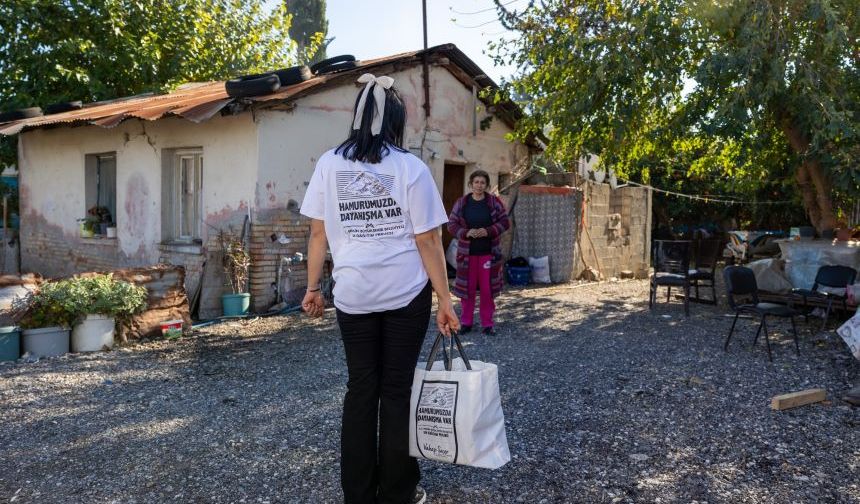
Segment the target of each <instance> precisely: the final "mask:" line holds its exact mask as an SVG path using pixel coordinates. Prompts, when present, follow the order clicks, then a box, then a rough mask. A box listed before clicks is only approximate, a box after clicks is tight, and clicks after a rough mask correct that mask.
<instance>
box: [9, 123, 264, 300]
mask: <svg viewBox="0 0 860 504" xmlns="http://www.w3.org/2000/svg"><path fill="white" fill-rule="evenodd" d="M256 133H257V130H256V128H255V127H254V124H253V122H252V117H251V115H250V114H242V115H239V116H235V117H216V118H214V119H212V120H210V121H207V122H204V123H201V124H194V123H191V122H189V121H186V120H183V119H162V120H159V121H156V122H147V121H141V120H130V121H126V122H124V123H122V124H120V125H119V126H117V127H116V128H113V129H104V128H100V127H97V126H85V127H77V128H69V127H64V128H57V129H47V130H35V131H30V132H25V133H23V134H21V135H20V137H19V147H20V148H19V151H18V152H19V166H20V184H21V194H22V197H21V206H22V208H21V245H22V247H21V263H22V269H23V270H24V271H36V272H39V273H41V274H43V275H46V276H61V275H68V274H72V273H77V272H81V271H92V270H108V269H114V268H118V267H130V266H145V265H150V264H154V263H157V262H159V261H164V262H168V261H169V262H172V263H174V264H182V265H186V266H188V267H189V276H188V283H187V284H186V285H187V286H188V287H189V290H190V291H192V292H193V288H194V285H196V282H198V281H199V276H200V271H199V269H200V267H201V266H202V262H203V258H204V256H205V254H206V249H207V247H206V245H211V239H212V238H214V235H215V232H213V230H212V227H214V228H216V229H217V228H220V227H223V226H225V225H227V224H228V223H237V226H240V225H241V223H242V218H243V216H244V215H245V214H246V213H247V210H248V202H249V200H251V198H253V195H254V191H255V180H254V178H255V177H254V175H255V173H256V166H257V152H258V151H257V138H256ZM186 147H202V149H203V176H202V184H203V185H202V190H203V192H202V211H201V214H202V215H203V216H204V218H205V222H206V224H204V225H203V226H202V232H203V240H204V241H203V243H204V246H203V247H191V248H185V249H183V250H181V251H179V252H177V250H176V249H172V248H166V247H163V246H161V241H162V237H161V233H162V231H161V229H162V228H161V219H162V215H161V211H162V210H161V209H162V205H161V198H162V173H161V172H162V151H163V149H173V148H186ZM105 152H116V176H117V180H116V185H117V187H116V198H117V202H116V208H117V215H116V216H115V218H114V220H115V221H116V222H117V239H116V240H107V239H100V240H97V239H83V238H80V237H79V229H78V223H77V222H76V220H77V219H79V218H82V217H84V216H85V215H86V210H87V209H86V202H85V199H84V192H85V191H84V184H85V176H84V164H85V156H86V155H87V154H98V153H105ZM210 226H212V227H210ZM210 248H211V247H210ZM189 252H190V253H189ZM210 264H213V265H214V266H216V267H217V261H210ZM207 269H209V268H207ZM194 270H198V271H196V273H197V275H196V277H195V275H194V273H195V271H194ZM208 276H210V275H208V273H207V277H208ZM213 278H214V280H213V281H210V282H207V283H205V284H204V286H207V284H208V288H204V290H206V291H207V293H206V295H204V300H203V303H202V304H203V305H205V306H207V308H212V309H217V310H218V311H219V312H220V308H218V307H217V297H218V296H220V290H221V287H222V285H221V283H222V281H221V280H220V278H218V277H217V276H215V277H213ZM189 283H191V284H193V285H189ZM189 295H190V293H189ZM213 299H214V301H213ZM207 300H208V301H207ZM201 308H202V306H201ZM211 313H214V312H212V311H211V310H210V314H211Z"/></svg>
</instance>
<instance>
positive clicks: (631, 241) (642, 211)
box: [574, 182, 651, 279]
mask: <svg viewBox="0 0 860 504" xmlns="http://www.w3.org/2000/svg"><path fill="white" fill-rule="evenodd" d="M584 189H585V194H584V196H585V220H584V222H583V229H582V236H580V243H581V245H582V248H581V251H582V252H581V253H579V252H578V253H577V259H576V265H575V267H574V278H576V277H579V275H580V274H581V273H582V271H583V270H584V269H585V265H586V264H587V265H588V266H590V267H592V268H594V269H597V270H599V271H600V272H601V273H602V275H603V278H604V279H609V278H612V277H620V276H621V272H622V271H631V272H633V275H634V276H635V277H636V278H647V276H648V263H649V261H650V257H649V256H650V254H649V247H650V245H649V244H650V243H651V218H650V211H651V205H650V197H651V196H650V193H649V192H648V190H647V189H645V188H641V187H622V188H619V189H615V190H612V188H611V187H610V186H609V184H597V183H594V182H588V183H586V185H585V188H584ZM614 226H615V227H617V229H613V227H614Z"/></svg>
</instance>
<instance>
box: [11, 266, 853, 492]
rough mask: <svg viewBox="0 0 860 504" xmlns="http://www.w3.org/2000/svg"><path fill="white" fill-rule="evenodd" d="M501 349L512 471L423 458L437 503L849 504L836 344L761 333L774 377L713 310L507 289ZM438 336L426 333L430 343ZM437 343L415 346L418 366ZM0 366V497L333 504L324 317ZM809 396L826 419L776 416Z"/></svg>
mask: <svg viewBox="0 0 860 504" xmlns="http://www.w3.org/2000/svg"><path fill="white" fill-rule="evenodd" d="M497 304H498V306H499V312H498V317H497V324H498V325H497V328H498V334H497V335H496V336H494V337H488V336H484V335H482V334H480V333H478V332H474V333H471V334H469V335H467V336H466V337H465V338H464V339H465V342H466V344H467V347H468V351H469V354H470V357H472V358H473V359H480V360H485V361H489V362H494V363H497V364H498V365H499V376H500V385H501V390H502V396H503V397H502V401H503V406H504V409H505V415H506V419H507V431H508V439H509V443H510V447H511V452H512V454H513V456H514V458H513V460H512V461H511V462H510V463H509V464H508V465H506V466H505V467H503V468H502V469H500V470H498V471H487V470H480V469H473V468H467V467H459V466H449V465H445V464H438V463H434V462H422V463H421V465H422V470H423V473H424V477H423V478H424V485H425V486H426V487H427V489H428V491H429V492H430V499H429V502H431V503H440V502H450V503H458V504H459V503H466V502H470V503H508V502H512V503H513V502H530V503H531V502H534V503H540V502H547V503H549V502H559V503H562V502H564V503H566V502H692V501H707V502H774V503H776V502H790V501H791V502H860V497H858V496H860V486H858V485H860V481H858V479H857V474H858V470H860V448H858V443H857V439H858V438H857V432H858V431H857V427H858V426H860V410H858V409H856V408H854V409H852V408H851V407H849V406H847V405H845V404H844V403H841V402H840V401H839V399H838V398H839V395H840V393H841V392H843V391H844V390H845V389H846V388H848V387H849V385H850V384H851V383H852V382H857V381H858V379H860V378H858V375H860V369H858V368H860V366H858V364H857V362H855V361H854V360H853V359H852V358H851V357H850V355H849V354H848V352H847V351H846V350H845V348H844V345H843V344H842V343H841V341H840V340H839V339H838V337H837V336H836V335H835V334H833V333H832V331H831V332H830V333H817V332H815V331H814V330H812V329H810V328H813V327H814V328H817V324H816V323H815V322H814V321H813V322H812V323H811V324H810V325H809V326H808V327H807V326H806V325H804V324H802V323H801V324H799V326H798V327H799V328H800V330H801V354H800V356H796V355H795V353H794V344H793V340H792V339H791V337H790V326H788V325H787V323H786V324H779V325H776V326H775V327H773V328H772V331H773V333H774V334H773V339H772V344H773V353H774V361H773V363H770V362H768V360H767V354H766V352H765V349H764V346H763V341H761V340H760V341H759V342H758V345H757V346H756V347H752V346H751V340H752V337H753V335H754V333H755V325H754V323H753V321H752V320H748V319H742V320H741V321H739V323H738V330H737V331H738V332H737V333H736V337H735V338H734V339H733V341H732V344H731V345H730V347H729V350H728V352H723V350H722V344H723V340H724V338H725V335H726V333H727V332H728V328H729V326H730V324H731V320H732V319H731V317H730V316H727V310H726V308H725V302H724V301H723V302H722V304H721V305H720V306H716V307H714V306H705V305H696V304H694V305H692V306H691V316H690V317H689V318H688V317H685V316H684V315H683V308H682V306H681V304H680V303H679V302H677V301H673V302H672V303H669V304H666V303H665V297H663V298H662V299H661V300H660V303H659V304H658V305H657V306H656V307H655V309H654V310H653V311H650V310H649V309H648V306H647V283H646V282H643V281H629V282H619V283H602V284H591V285H586V286H568V285H564V286H550V287H546V288H528V289H520V290H511V291H508V292H506V293H504V294H503V295H502V297H500V298H499V299H498V300H497ZM430 336H432V333H431V334H430ZM431 340H432V338H429V337H428V338H427V341H426V342H425V348H424V351H423V355H426V354H427V351H428V349H429V344H430V343H431ZM128 350H129V351H115V352H111V353H107V354H97V355H86V356H70V357H65V358H61V359H49V360H45V361H42V362H39V363H36V364H31V365H17V364H16V365H7V366H3V367H0V407H2V411H3V416H2V419H0V447H2V450H0V467H4V468H6V469H5V470H4V471H2V472H0V499H5V500H7V501H8V500H11V499H13V498H15V502H167V501H179V502H241V501H245V502H291V503H292V502H308V503H319V502H340V500H341V497H340V490H339V466H338V446H339V425H340V407H341V401H342V396H343V392H344V390H345V388H344V384H345V379H346V373H345V363H344V359H343V355H342V348H341V345H340V340H339V334H338V332H337V329H336V327H335V324H334V323H333V316H332V314H327V319H326V320H324V321H322V322H313V321H307V320H304V319H302V318H301V317H300V316H298V315H294V316H288V317H277V318H272V319H263V320H259V321H256V322H248V323H242V322H233V323H230V324H223V325H220V326H213V327H211V328H207V329H206V330H204V331H201V332H200V333H199V334H196V335H194V336H192V337H190V338H187V339H186V338H184V339H182V340H180V341H178V342H150V343H145V344H141V345H136V346H133V347H132V348H130V349H128ZM813 387H821V388H825V389H827V390H828V396H829V397H828V401H827V402H826V403H824V404H817V405H811V406H806V407H803V408H798V409H795V410H789V411H785V412H774V411H771V410H770V409H769V402H770V398H771V397H772V396H773V395H776V394H781V393H786V392H792V391H796V390H801V389H806V388H813Z"/></svg>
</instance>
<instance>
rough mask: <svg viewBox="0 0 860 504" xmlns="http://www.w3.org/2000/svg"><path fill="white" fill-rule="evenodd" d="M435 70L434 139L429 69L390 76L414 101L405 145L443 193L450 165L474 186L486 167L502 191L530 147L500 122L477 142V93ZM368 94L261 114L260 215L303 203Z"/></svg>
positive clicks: (304, 101) (353, 89) (321, 96)
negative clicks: (427, 112) (425, 78)
mask: <svg viewBox="0 0 860 504" xmlns="http://www.w3.org/2000/svg"><path fill="white" fill-rule="evenodd" d="M431 68H432V71H431V79H430V81H431V107H432V108H431V120H430V124H429V130H428V133H427V137H426V140H424V111H423V109H422V103H423V96H424V92H423V88H422V84H421V83H422V80H421V68H420V67H414V68H410V69H407V70H404V71H401V72H396V73H393V74H390V75H391V76H392V77H394V79H395V83H394V86H395V88H397V90H398V91H399V92H400V93H401V96H402V97H403V98H404V101H405V102H406V109H407V126H406V134H405V139H404V142H405V146H406V147H407V148H409V150H410V151H411V152H412V153H413V154H416V155H419V156H420V155H421V153H422V152H423V159H424V161H425V163H427V165H428V166H429V167H430V169H431V170H432V172H433V175H434V178H435V179H436V182H437V184H438V186H439V190H440V191H441V190H442V178H443V174H444V166H445V162H446V161H449V162H457V163H464V164H466V175H467V177H466V179H467V180H468V174H469V173H470V172H471V171H472V170H474V169H479V168H480V169H483V170H485V171H487V172H489V173H490V176H491V178H492V180H491V183H492V185H495V184H496V183H497V182H498V174H499V173H508V172H510V171H511V170H512V169H513V167H514V166H515V164H516V163H517V161H518V160H519V159H520V158H521V157H523V156H525V155H526V154H527V149H526V148H525V147H524V146H522V145H520V144H513V143H510V142H508V141H506V140H505V135H506V134H507V133H509V132H510V131H511V130H510V128H508V127H507V126H506V125H505V124H504V123H503V122H501V121H500V120H498V119H494V120H493V121H492V123H491V127H490V128H489V129H488V130H487V131H481V130H480V127H479V128H478V130H477V135H475V136H472V121H473V117H472V110H473V108H474V107H473V101H472V91H471V89H469V88H466V87H465V86H464V85H463V84H462V83H461V82H460V81H459V80H457V79H456V78H455V77H454V76H453V75H451V73H450V72H448V71H447V70H446V69H444V68H442V67H431ZM361 89H362V87H361V86H358V85H355V86H349V85H346V86H340V87H337V88H332V89H329V90H327V91H323V92H320V93H316V94H313V95H310V96H307V97H305V98H301V99H299V100H297V101H296V103H295V108H294V109H293V110H290V111H277V110H268V111H262V112H260V113H258V114H257V121H258V125H259V135H258V138H259V149H260V157H259V161H260V165H259V183H258V190H257V198H256V200H257V204H258V206H259V208H260V209H265V208H278V207H284V206H286V205H287V204H288V202H289V200H294V201H296V202H297V203H299V204H301V201H302V198H303V197H304V193H305V187H306V185H307V182H308V181H309V180H310V177H311V174H312V173H313V170H314V166H315V165H316V160H317V158H318V157H319V155H320V154H322V153H323V152H325V151H326V150H328V149H330V148H332V147H335V146H337V145H339V144H340V143H341V142H342V141H343V140H344V139H346V137H347V135H348V133H349V128H350V125H351V123H352V114H353V107H354V104H355V98H356V96H357V95H358V93H359V92H360V91H361ZM478 106H479V107H478V112H477V118H478V121H480V120H481V119H483V118H484V117H486V116H487V113H486V110H485V107H484V105H483V104H482V103H481V102H480V100H479V101H478ZM422 140H424V141H423V150H422ZM434 153H435V155H434ZM465 191H466V187H465V185H464V187H463V192H464V193H465Z"/></svg>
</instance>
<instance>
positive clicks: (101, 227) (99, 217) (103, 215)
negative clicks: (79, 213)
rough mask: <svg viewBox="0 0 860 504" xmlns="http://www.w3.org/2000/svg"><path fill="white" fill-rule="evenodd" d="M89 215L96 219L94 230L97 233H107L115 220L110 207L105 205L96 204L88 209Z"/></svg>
mask: <svg viewBox="0 0 860 504" xmlns="http://www.w3.org/2000/svg"><path fill="white" fill-rule="evenodd" d="M87 215H88V218H92V219H93V220H94V221H95V229H94V231H95V232H96V234H100V235H107V228H108V226H109V225H110V224H111V223H112V222H113V218H112V217H111V214H110V209H109V208H108V207H105V206H99V205H96V206H94V207H92V208H90V209H89V210H87Z"/></svg>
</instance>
